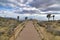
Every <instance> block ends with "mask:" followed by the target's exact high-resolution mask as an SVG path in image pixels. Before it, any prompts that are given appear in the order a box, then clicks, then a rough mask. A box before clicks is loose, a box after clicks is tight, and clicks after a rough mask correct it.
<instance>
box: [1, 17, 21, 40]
mask: <svg viewBox="0 0 60 40" xmlns="http://www.w3.org/2000/svg"><path fill="white" fill-rule="evenodd" d="M20 23H21V22H20V21H18V20H15V19H7V18H2V17H0V40H9V37H11V35H12V34H13V31H14V28H15V27H16V26H17V25H19V24H20Z"/></svg>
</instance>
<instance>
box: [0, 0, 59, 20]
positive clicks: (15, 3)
mask: <svg viewBox="0 0 60 40" xmlns="http://www.w3.org/2000/svg"><path fill="white" fill-rule="evenodd" d="M40 13H41V14H42V15H41V14H40ZM44 13H56V14H55V15H56V17H55V19H60V18H59V17H60V14H58V13H60V0H0V16H2V17H5V16H6V17H13V18H16V17H17V16H18V15H19V16H20V18H21V19H23V18H24V17H25V16H28V17H29V18H35V19H38V20H47V18H46V15H45V14H44ZM31 14H32V15H31Z"/></svg>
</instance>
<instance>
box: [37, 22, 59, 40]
mask: <svg viewBox="0 0 60 40" xmlns="http://www.w3.org/2000/svg"><path fill="white" fill-rule="evenodd" d="M37 24H38V25H39V26H40V30H43V31H42V33H43V34H44V35H45V37H46V38H48V39H47V40H60V21H50V22H48V21H42V22H38V23H37ZM48 26H49V29H48V30H49V31H47V28H46V27H48ZM50 28H51V29H50ZM51 30H52V31H51ZM50 31H51V32H50Z"/></svg>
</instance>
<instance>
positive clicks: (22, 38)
mask: <svg viewBox="0 0 60 40" xmlns="http://www.w3.org/2000/svg"><path fill="white" fill-rule="evenodd" d="M16 40H40V38H39V34H38V33H37V31H36V30H35V28H34V25H33V22H32V21H28V22H27V23H26V25H25V28H24V29H23V31H22V32H21V33H20V34H19V36H18V37H17V39H16Z"/></svg>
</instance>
